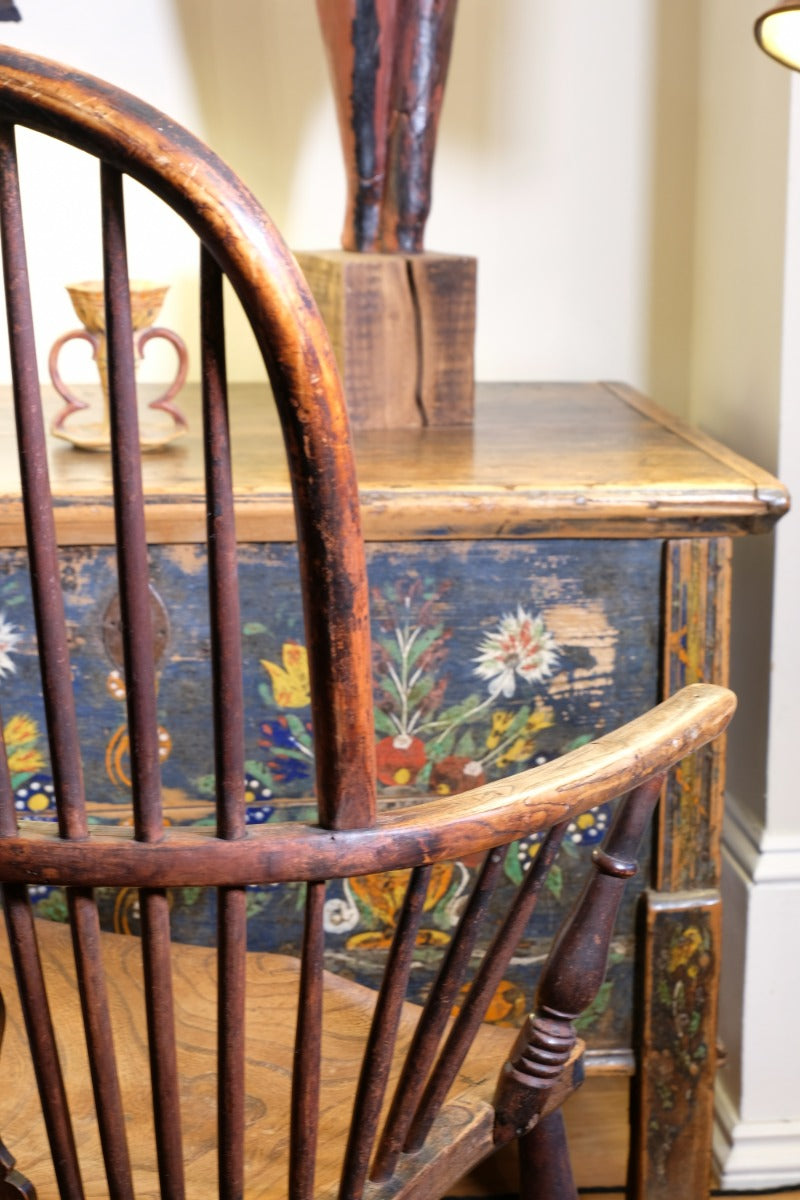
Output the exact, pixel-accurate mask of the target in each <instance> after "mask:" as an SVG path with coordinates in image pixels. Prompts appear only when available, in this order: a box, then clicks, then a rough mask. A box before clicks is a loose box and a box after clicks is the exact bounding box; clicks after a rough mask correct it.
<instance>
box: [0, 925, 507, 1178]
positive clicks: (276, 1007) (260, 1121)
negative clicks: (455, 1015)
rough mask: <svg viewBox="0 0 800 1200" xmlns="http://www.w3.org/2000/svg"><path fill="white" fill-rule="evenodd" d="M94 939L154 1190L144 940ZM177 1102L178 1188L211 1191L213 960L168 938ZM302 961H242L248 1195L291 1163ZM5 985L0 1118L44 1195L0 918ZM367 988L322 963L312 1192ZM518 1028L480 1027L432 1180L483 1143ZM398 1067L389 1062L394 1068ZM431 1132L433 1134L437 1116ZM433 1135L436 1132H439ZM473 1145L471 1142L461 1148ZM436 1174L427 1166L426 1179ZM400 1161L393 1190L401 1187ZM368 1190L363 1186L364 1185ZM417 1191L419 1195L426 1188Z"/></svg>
mask: <svg viewBox="0 0 800 1200" xmlns="http://www.w3.org/2000/svg"><path fill="white" fill-rule="evenodd" d="M36 926H37V932H38V936H39V943H40V949H41V956H42V961H43V964H44V970H45V977H46V980H47V986H48V992H49V996H50V1003H51V1006H52V1008H53V1011H54V1012H55V1013H56V1014H57V1017H58V1020H57V1030H56V1034H57V1039H58V1043H59V1052H60V1054H61V1057H62V1062H63V1068H64V1074H65V1078H66V1086H67V1092H68V1095H69V1099H70V1104H71V1109H72V1115H73V1122H74V1126H75V1134H76V1142H77V1145H78V1152H79V1157H80V1160H81V1166H82V1170H83V1174H84V1184H85V1188H86V1193H87V1196H90V1197H91V1196H96V1197H101V1196H107V1194H108V1191H107V1184H106V1182H105V1178H104V1177H103V1176H102V1169H101V1167H100V1163H101V1161H102V1160H101V1157H100V1148H99V1142H98V1138H97V1130H96V1123H95V1117H94V1106H93V1103H92V1098H91V1085H90V1080H89V1074H88V1064H87V1060H86V1051H85V1047H84V1044H83V1035H82V1032H81V1021H80V1011H79V1002H78V994H77V987H76V984H75V980H74V967H73V963H72V951H71V943H70V937H69V931H68V929H67V928H66V926H63V925H58V924H55V923H53V922H49V921H37V922H36ZM103 952H104V960H105V968H106V972H107V976H108V987H109V998H110V1007H111V1013H112V1019H113V1023H114V1029H115V1040H116V1048H117V1055H118V1059H119V1069H120V1082H121V1088H122V1094H123V1101H124V1106H125V1112H126V1117H127V1124H128V1136H129V1143H130V1150H131V1158H132V1162H133V1170H134V1179H135V1189H136V1195H137V1197H139V1200H151V1198H152V1200H155V1198H156V1197H157V1196H158V1194H159V1192H158V1180H157V1175H156V1172H155V1151H154V1145H153V1132H152V1116H151V1114H150V1084H149V1074H148V1068H147V1045H146V1025H145V1014H144V999H143V994H142V973H141V942H140V941H139V939H138V938H126V937H121V936H118V935H115V934H108V935H104V937H103ZM172 968H173V976H174V989H175V1003H176V1026H177V1040H178V1061H179V1066H180V1077H181V1109H182V1117H183V1124H184V1135H185V1140H186V1146H187V1151H186V1156H187V1161H186V1173H187V1187H188V1192H187V1194H188V1195H189V1196H190V1197H192V1196H193V1197H200V1196H206V1195H208V1194H210V1192H211V1191H212V1190H213V1188H214V1186H215V1177H216V1134H217V1129H216V1120H217V1113H216V1074H215V1063H216V1017H215V1015H214V1014H215V1006H216V959H215V955H214V952H213V951H210V950H207V949H204V948H200V947H195V946H186V945H174V946H173V947H172ZM298 975H299V961H298V960H297V959H294V958H288V957H283V956H279V955H261V954H253V955H249V956H248V961H247V1012H246V1018H245V1042H246V1100H245V1121H246V1184H245V1195H246V1196H249V1197H252V1198H253V1200H256V1198H257V1197H258V1198H261V1197H266V1196H272V1195H275V1196H282V1195H284V1194H285V1191H286V1180H287V1172H288V1128H287V1127H286V1115H287V1114H288V1111H289V1088H290V1078H291V1068H292V1056H293V1036H294V1023H295V1020H296V1006H297V986H298ZM0 989H1V990H2V994H3V996H4V997H5V999H6V1003H7V1011H8V1016H7V1025H6V1033H5V1038H4V1040H3V1044H2V1050H1V1051H0V1057H1V1059H2V1064H3V1070H4V1073H5V1075H6V1077H7V1078H9V1079H13V1080H14V1087H13V1088H6V1089H5V1090H4V1092H3V1095H2V1096H0V1128H2V1131H3V1138H4V1140H5V1141H6V1143H7V1144H8V1145H9V1146H10V1147H13V1152H14V1153H15V1154H16V1156H17V1160H18V1168H19V1170H20V1171H21V1172H22V1173H23V1174H25V1175H27V1176H28V1177H30V1178H31V1179H32V1180H33V1181H34V1183H35V1185H36V1187H37V1194H38V1197H39V1200H51V1198H53V1200H54V1198H55V1196H56V1195H57V1192H56V1191H55V1190H54V1179H53V1176H52V1167H51V1165H50V1161H49V1155H48V1153H47V1149H46V1146H47V1143H46V1138H45V1133H44V1128H43V1123H42V1118H41V1110H40V1108H39V1103H38V1098H37V1095H36V1089H35V1083H34V1081H33V1077H32V1073H31V1066H30V1059H29V1055H28V1051H27V1045H26V1043H25V1040H24V1034H23V1030H22V1018H21V1014H20V1011H19V1006H18V1001H17V999H16V988H15V984H14V980H13V974H12V969H11V966H10V961H9V952H8V944H7V940H6V934H5V930H4V929H3V930H2V932H0ZM374 1003H375V993H374V992H373V991H371V990H369V989H367V988H363V987H361V986H359V985H358V984H353V983H351V982H349V981H347V980H340V979H338V978H337V977H336V976H332V975H329V974H326V976H325V1018H326V1032H325V1036H324V1040H323V1052H322V1091H321V1121H322V1124H323V1126H324V1128H325V1130H326V1137H325V1139H324V1141H323V1142H321V1143H320V1156H319V1161H318V1167H317V1188H316V1194H317V1195H319V1196H328V1195H334V1194H335V1186H334V1184H335V1180H336V1176H337V1173H338V1171H339V1169H340V1167H341V1159H342V1155H343V1151H344V1145H345V1142H346V1137H347V1130H348V1125H349V1120H350V1112H351V1108H352V1101H353V1095H354V1092H355V1085H356V1079H357V1075H358V1068H359V1063H360V1057H361V1053H362V1051H363V1048H364V1044H365V1042H366V1038H367V1033H368V1029H369V1021H370V1019H371V1014H372V1008H373V1006H374ZM418 1011H419V1010H418V1009H416V1007H415V1006H413V1005H405V1006H404V1009H403V1014H402V1017H401V1025H400V1035H399V1039H398V1048H399V1050H401V1051H402V1050H403V1049H404V1048H405V1046H406V1045H407V1044H408V1040H409V1037H410V1032H411V1030H412V1028H413V1024H414V1021H415V1019H416V1017H417V1015H418ZM513 1037H514V1031H513V1030H508V1029H505V1030H502V1029H495V1028H490V1027H488V1026H487V1027H485V1028H484V1030H483V1031H482V1032H481V1034H480V1035H479V1037H478V1038H477V1040H476V1043H475V1046H474V1049H473V1051H472V1053H471V1054H470V1057H469V1058H468V1060H467V1063H466V1065H465V1067H464V1070H463V1071H462V1073H461V1075H460V1077H459V1079H458V1081H457V1083H456V1084H455V1085H454V1088H453V1090H452V1092H451V1095H450V1101H449V1105H448V1109H447V1110H445V1112H446V1113H447V1116H446V1118H445V1119H444V1120H443V1122H442V1127H441V1130H440V1131H439V1132H440V1134H441V1139H443V1141H444V1142H445V1143H447V1144H448V1145H449V1152H448V1155H446V1156H445V1158H444V1160H443V1161H442V1162H439V1163H437V1164H434V1163H433V1162H431V1164H430V1165H429V1166H428V1167H426V1172H427V1173H428V1174H429V1173H430V1172H434V1171H435V1176H436V1178H438V1179H439V1182H445V1186H446V1181H448V1180H449V1182H450V1183H452V1182H453V1181H454V1179H455V1178H457V1176H458V1174H459V1173H460V1171H462V1170H464V1169H465V1168H466V1167H467V1166H469V1165H471V1163H473V1162H475V1161H476V1160H477V1159H478V1158H480V1157H482V1156H484V1155H485V1154H486V1153H488V1152H489V1151H490V1150H491V1147H492V1124H493V1113H492V1109H491V1096H492V1091H493V1088H494V1082H495V1078H496V1075H497V1071H498V1069H499V1064H501V1063H502V1061H503V1058H504V1056H505V1054H506V1053H507V1051H508V1049H509V1046H510V1043H511V1041H513ZM393 1077H394V1070H393ZM432 1137H433V1143H434V1144H436V1143H437V1128H436V1127H434V1132H433V1135H432ZM438 1144H439V1145H441V1144H442V1141H441V1140H440V1141H439V1143H438ZM467 1147H468V1149H467ZM434 1182H435V1178H433V1177H429V1178H428V1179H427V1180H426V1183H427V1184H433V1183H434ZM407 1187H410V1181H409V1180H404V1179H403V1174H402V1172H401V1174H400V1175H399V1177H398V1180H396V1181H395V1185H394V1188H395V1190H394V1191H393V1193H392V1194H395V1192H396V1194H397V1195H398V1196H401V1195H406V1194H409V1195H411V1194H414V1193H413V1192H410V1191H409V1192H407V1191H406V1188H407ZM374 1190H375V1189H370V1188H368V1190H367V1192H366V1195H367V1197H369V1196H370V1195H371V1194H373V1191H374ZM426 1194H428V1193H427V1192H426Z"/></svg>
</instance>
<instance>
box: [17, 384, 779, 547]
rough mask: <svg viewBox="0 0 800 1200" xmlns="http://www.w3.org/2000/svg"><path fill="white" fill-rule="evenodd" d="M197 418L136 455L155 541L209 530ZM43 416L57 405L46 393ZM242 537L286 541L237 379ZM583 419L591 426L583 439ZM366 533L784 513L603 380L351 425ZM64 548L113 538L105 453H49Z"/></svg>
mask: <svg viewBox="0 0 800 1200" xmlns="http://www.w3.org/2000/svg"><path fill="white" fill-rule="evenodd" d="M184 397H185V401H182V402H184V407H185V409H186V413H187V417H188V420H189V422H190V425H191V428H190V431H189V433H188V434H187V436H186V437H185V438H184V439H183V440H182V442H181V443H180V445H178V446H175V447H174V448H172V449H170V450H169V451H167V452H165V453H164V454H162V455H158V456H154V455H151V456H150V457H149V458H148V459H147V460H146V462H145V479H144V487H145V496H146V498H147V535H148V540H149V542H150V543H151V544H153V543H160V544H164V543H170V542H176V543H186V542H202V541H204V539H205V536H206V511H205V507H204V503H203V499H202V495H203V479H204V472H203V444H202V437H201V435H200V428H201V423H200V408H199V398H198V395H197V389H193V388H192V387H187V388H186V391H185V392H184ZM46 405H47V412H48V413H50V412H53V411H55V409H56V407H57V406H56V404H55V401H54V400H53V399H52V397H51V398H50V400H49V401H48V400H47V399H46ZM230 420H231V437H232V441H233V474H234V487H235V489H236V519H237V529H238V533H239V537H240V539H242V540H243V541H251V542H265V541H268V542H273V541H277V542H289V541H294V538H295V526H294V515H293V509H292V494H291V484H290V478H289V473H288V470H287V467H286V464H285V461H284V457H283V453H282V450H281V447H280V445H279V441H278V438H277V437H276V435H277V434H278V431H279V426H278V423H277V418H276V417H275V416H274V415H273V414H272V413H271V409H270V405H269V398H268V394H267V389H266V388H265V387H263V386H258V385H247V386H244V385H238V386H236V387H234V388H232V389H231V414H230ZM576 429H579V430H586V431H587V436H586V437H585V438H580V439H578V438H576V436H575V432H576ZM354 447H355V452H356V458H357V462H358V475H359V489H360V498H361V506H362V513H363V526H364V535H365V538H366V539H367V541H369V542H386V541H402V542H414V541H419V540H425V541H427V540H445V539H458V540H461V539H471V540H474V539H486V538H494V539H509V538H556V537H570V538H627V537H641V538H649V537H659V538H669V537H676V538H685V537H690V538H702V537H704V536H709V535H713V536H722V535H726V534H729V535H732V536H738V535H741V534H747V533H756V532H760V531H764V530H766V529H769V528H771V527H772V526H773V525H774V524H775V522H776V521H777V520H778V518H779V517H780V516H781V515H782V514H783V513H784V512H786V510H787V508H788V504H789V498H788V495H787V492H786V489H785V488H784V487H783V485H782V484H781V483H779V481H778V480H777V479H775V477H774V476H772V475H770V474H769V473H768V472H766V471H763V470H761V469H760V468H759V467H756V466H754V465H753V464H752V463H749V462H746V461H745V460H744V459H742V458H740V457H739V456H737V455H735V454H733V453H732V452H731V451H730V450H728V449H727V448H726V447H724V446H722V445H720V443H719V442H715V441H714V440H713V439H711V438H709V437H706V436H704V435H702V434H700V433H698V432H697V431H696V430H693V429H692V428H691V427H690V426H688V425H685V424H684V423H682V422H680V421H678V420H676V419H675V418H674V417H671V416H670V415H668V414H667V413H666V412H665V411H664V410H663V409H659V408H658V407H657V406H656V405H653V404H649V403H647V402H646V401H645V400H644V398H643V397H642V396H640V395H639V394H638V393H636V392H635V391H634V390H633V389H631V388H622V387H620V386H618V385H610V384H603V383H598V384H561V383H552V384H513V383H499V384H478V385H477V386H476V408H475V424H474V427H473V428H458V427H454V428H450V429H442V428H437V427H431V428H426V429H418V430H414V429H397V430H392V431H391V432H387V431H385V430H384V431H379V430H371V431H362V432H361V433H358V432H356V433H355V435H354ZM47 453H48V459H49V466H50V474H51V479H52V487H53V496H54V500H55V504H56V510H55V520H56V530H57V532H58V536H59V541H60V543H61V544H62V545H67V546H69V545H73V546H74V545H95V546H96V545H108V544H109V543H111V542H112V541H113V514H112V511H111V508H110V503H109V497H110V492H111V480H110V471H109V464H108V461H107V460H106V459H105V458H104V457H102V456H99V455H88V454H85V455H76V454H73V453H72V452H71V451H70V450H69V449H68V448H67V447H66V446H61V445H59V444H57V443H55V442H53V441H51V442H50V444H49V445H48V447H47ZM22 530H23V521H22V514H21V510H20V502H19V468H18V466H17V465H16V463H15V455H14V451H13V434H12V422H11V416H10V413H9V412H8V410H7V408H6V407H2V408H0V545H1V546H19V545H20V544H21V537H22Z"/></svg>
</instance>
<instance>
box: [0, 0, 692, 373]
mask: <svg viewBox="0 0 800 1200" xmlns="http://www.w3.org/2000/svg"><path fill="white" fill-rule="evenodd" d="M674 2H676V0H673V3H674ZM677 4H678V7H681V6H682V5H681V0H677ZM20 7H21V10H22V12H23V21H22V22H21V23H20V24H18V25H10V24H9V25H4V26H2V27H0V39H2V40H5V41H7V42H9V43H11V44H14V45H18V46H20V47H23V48H26V49H30V50H31V51H35V52H38V53H42V54H45V55H51V56H54V57H58V58H60V59H62V60H66V61H69V62H71V63H72V64H73V65H77V66H79V67H82V68H84V69H86V70H89V71H91V72H93V73H95V74H99V75H101V76H104V77H106V78H110V79H112V80H113V81H114V82H117V83H119V84H120V85H121V86H123V87H126V88H127V89H129V90H131V91H134V92H138V93H141V94H143V95H144V96H145V97H147V98H148V99H149V100H150V101H151V102H152V103H154V104H156V105H158V106H160V107H162V108H164V109H166V110H167V111H168V112H169V113H170V115H172V116H175V117H176V118H177V119H178V120H181V121H183V122H184V123H186V124H188V125H189V126H190V127H191V128H193V129H194V130H195V131H196V132H197V133H199V134H200V135H201V136H203V137H205V138H206V139H207V140H208V141H210V142H211V144H212V145H213V146H214V148H215V149H217V150H218V151H219V152H220V153H221V154H222V155H223V156H224V157H226V158H227V159H229V160H230V161H231V162H232V164H233V165H234V167H235V168H236V169H238V170H239V171H240V173H241V174H243V175H244V176H245V178H246V179H247V181H248V183H250V185H251V186H252V187H253V189H254V190H255V191H256V193H257V195H258V196H259V197H260V198H261V200H262V201H263V202H264V204H265V206H266V207H267V208H268V209H269V210H270V212H271V214H272V216H273V217H274V218H275V219H276V221H277V222H278V225H279V226H280V227H281V228H282V229H283V231H284V232H285V234H286V236H287V239H288V240H289V242H290V244H292V245H293V246H294V247H296V248H322V247H328V246H333V245H336V244H338V236H339V230H340V225H341V220H342V215H343V197H344V184H343V173H342V166H341V162H340V152H339V145H338V134H337V131H336V126H335V121H334V116H333V108H332V102H331V99H330V96H329V90H328V85H327V76H326V68H325V62H324V57H323V52H322V46H321V42H320V38H319V34H318V30H317V25H316V18H315V13H314V5H313V3H312V0H236V3H235V4H227V5H220V4H218V3H214V2H212V0H136V2H135V3H134V2H133V0H114V3H113V4H109V3H101V2H100V0H71V2H70V3H69V4H65V3H64V2H63V0H27V2H26V0H20ZM684 7H685V5H684ZM659 8H660V6H659V5H658V4H656V3H654V2H653V0H646V2H642V0H636V2H634V0H604V2H603V4H601V5H598V4H596V3H592V2H591V0H561V2H560V3H559V4H557V5H553V4H550V3H544V2H539V0H491V3H490V2H489V0H465V2H464V3H462V5H461V11H460V14H459V22H458V26H457V30H456V42H455V47H454V52H453V59H452V66H451V78H450V81H449V88H448V94H447V98H446V102H445V111H444V115H443V119H442V126H441V135H440V142H439V151H438V160H437V169H436V176H435V181H434V186H435V197H434V208H433V215H432V217H431V221H430V225H429V233H428V245H429V246H430V247H431V248H432V249H433V248H435V249H439V250H453V251H460V252H465V253H472V254H475V255H477V257H478V260H479V264H480V267H479V270H480V280H479V314H478V344H477V371H478V375H479V377H481V378H487V379H488V378H498V379H499V378H508V379H515V378H548V377H549V378H566V377H573V378H597V377H608V376H612V377H615V378H623V379H626V380H629V381H631V382H633V383H635V384H639V385H642V386H643V385H645V384H647V383H648V374H649V371H648V365H649V355H650V311H649V306H650V295H649V282H650V274H651V269H652V262H651V259H652V249H651V216H652V209H653V196H652V172H651V168H652V162H653V156H654V151H653V145H652V138H651V122H652V120H653V118H654V111H655V107H656V101H655V97H654V84H653V77H654V72H653V63H654V35H655V29H656V22H657V20H658V16H659ZM24 149H25V150H26V151H28V155H27V156H26V159H25V162H28V161H29V159H32V161H31V162H30V168H29V170H28V171H27V172H26V180H25V181H26V182H27V184H28V187H27V188H26V193H27V195H28V198H29V199H30V198H32V199H33V202H34V203H35V208H36V213H35V214H32V215H31V217H30V218H29V221H30V238H29V240H30V243H31V246H32V247H33V245H34V243H35V242H38V239H35V238H34V234H35V233H37V232H38V231H39V228H41V229H42V230H43V232H44V234H46V235H47V236H46V241H45V248H44V249H43V250H42V252H41V255H40V256H39V257H38V258H36V259H35V260H34V261H33V263H32V270H33V282H34V287H35V299H36V304H37V315H38V328H39V343H40V353H41V357H42V370H43V372H44V370H45V364H44V358H45V351H46V349H47V347H49V345H50V344H51V343H52V341H53V339H54V338H55V337H56V336H57V334H58V333H60V332H61V331H62V330H64V329H65V328H67V327H70V326H72V325H74V323H75V322H74V317H73V316H72V315H71V310H70V308H69V302H68V300H67V299H66V297H65V296H64V295H63V293H62V291H61V284H62V283H65V282H69V281H72V280H74V279H75V278H85V277H86V276H87V275H92V274H95V273H96V272H97V270H98V262H99V249H98V247H97V245H96V244H95V241H94V240H92V241H86V240H84V238H83V236H82V235H81V234H80V233H79V232H78V231H79V228H80V217H81V213H82V210H83V209H84V208H85V207H87V208H89V209H91V208H92V207H93V206H95V205H96V202H97V201H96V190H95V186H94V177H93V175H90V176H89V177H88V178H86V177H85V173H84V172H80V173H79V179H78V183H79V191H78V199H77V200H76V201H75V202H73V203H72V204H71V205H70V202H69V200H68V195H69V193H70V190H71V189H70V186H69V185H70V183H71V181H72V178H73V175H72V173H71V171H70V168H69V167H68V165H67V161H66V159H65V157H64V156H63V155H62V154H58V153H57V152H56V151H55V150H54V149H52V148H49V147H48V148H47V149H46V150H40V151H39V152H38V153H37V154H36V156H35V158H34V157H33V151H32V150H31V149H30V148H29V147H27V146H26V147H24ZM54 178H57V179H58V184H57V185H56V186H54V182H53V181H54ZM68 205H70V206H69V207H68ZM53 207H54V208H55V213H54V212H53ZM136 217H137V213H136V212H133V213H131V216H130V220H129V225H130V238H131V242H132V246H131V270H132V273H133V274H136V275H144V276H147V275H152V276H156V277H158V278H163V279H165V280H168V281H171V282H172V286H173V291H172V294H171V296H170V298H169V300H168V306H167V308H166V310H165V313H164V319H165V322H166V323H170V324H172V325H173V327H174V328H176V329H178V330H179V332H180V333H181V334H182V335H183V336H184V337H185V338H186V340H187V341H188V342H189V343H190V348H191V349H192V350H193V351H194V353H193V355H192V357H193V360H194V362H195V363H196V361H197V354H196V335H195V332H194V326H195V320H196V318H195V314H194V279H195V272H196V252H195V248H194V246H193V245H192V244H191V240H190V239H189V240H188V241H187V240H186V239H181V238H179V237H177V235H176V233H175V230H174V228H172V227H171V226H166V227H164V226H163V225H161V224H160V223H159V222H157V220H156V218H155V217H154V216H153V215H152V214H148V215H147V216H146V218H144V217H143V218H142V219H143V220H144V226H145V227H144V228H143V229H140V228H139V225H138V223H137V221H136ZM234 334H235V338H234V342H233V349H232V352H231V354H230V362H231V371H232V374H233V375H234V376H235V377H238V378H245V379H246V378H252V377H253V376H254V374H255V373H256V372H257V370H258V367H257V363H256V360H255V352H254V349H253V346H252V343H251V342H250V340H249V337H245V336H244V335H243V334H242V333H241V332H240V331H238V329H237V330H234ZM81 350H82V348H81V347H79V348H78V349H77V350H75V351H74V355H73V358H72V361H71V363H70V364H69V366H70V369H71V370H72V372H73V374H75V375H80V374H83V375H85V377H86V378H91V367H90V365H89V363H88V361H87V356H86V355H85V354H82V353H81ZM3 353H5V352H4V351H3ZM680 361H682V359H680ZM67 369H68V368H67V364H66V363H65V371H66V370H67ZM159 370H161V373H162V375H163V368H162V365H161V364H160V363H159V364H156V367H155V368H154V370H153V371H151V374H154V375H156V376H158V373H159ZM6 373H7V364H6V359H5V358H4V359H3V361H2V362H0V378H4V377H5V376H6ZM676 391H677V389H676Z"/></svg>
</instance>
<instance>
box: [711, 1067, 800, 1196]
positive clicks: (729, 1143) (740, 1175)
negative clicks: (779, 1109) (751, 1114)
mask: <svg viewBox="0 0 800 1200" xmlns="http://www.w3.org/2000/svg"><path fill="white" fill-rule="evenodd" d="M713 1158H714V1169H715V1171H716V1173H717V1176H718V1178H719V1180H720V1185H721V1187H723V1188H724V1189H725V1190H726V1191H737V1192H749V1191H754V1190H755V1191H764V1190H767V1189H769V1188H779V1187H791V1186H796V1185H797V1184H798V1183H800V1120H797V1121H742V1120H740V1119H739V1115H738V1109H737V1108H736V1106H735V1105H734V1103H733V1102H732V1101H731V1098H730V1096H729V1095H728V1094H727V1092H726V1091H725V1087H724V1084H721V1083H718V1084H717V1089H716V1094H715V1097H714V1141H713Z"/></svg>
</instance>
